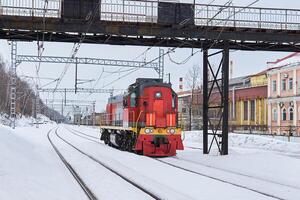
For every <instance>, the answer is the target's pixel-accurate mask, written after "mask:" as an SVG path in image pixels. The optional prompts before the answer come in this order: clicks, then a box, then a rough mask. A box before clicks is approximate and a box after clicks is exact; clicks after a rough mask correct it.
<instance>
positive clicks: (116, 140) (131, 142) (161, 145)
mask: <svg viewBox="0 0 300 200" xmlns="http://www.w3.org/2000/svg"><path fill="white" fill-rule="evenodd" d="M177 107H178V99H177V95H176V93H175V92H174V91H173V90H172V86H171V84H170V83H164V82H163V81H162V80H161V79H145V78H139V79H137V80H136V82H135V83H134V84H132V85H130V86H129V88H128V91H127V93H126V94H124V95H119V96H114V97H111V98H109V100H108V104H107V106H106V114H105V117H103V118H102V120H101V122H100V124H101V126H100V127H101V133H102V134H101V140H103V141H104V142H105V144H108V145H110V146H113V147H116V148H119V149H121V150H124V151H134V152H136V153H139V154H143V155H145V156H174V155H176V150H183V144H182V140H181V129H180V128H179V126H178V112H177Z"/></svg>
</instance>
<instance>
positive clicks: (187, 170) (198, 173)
mask: <svg viewBox="0 0 300 200" xmlns="http://www.w3.org/2000/svg"><path fill="white" fill-rule="evenodd" d="M68 130H69V131H70V129H68ZM70 132H71V133H72V134H75V135H77V136H79V137H81V138H83V139H86V140H90V141H92V142H96V143H98V144H101V145H104V144H102V143H101V142H99V141H95V140H93V139H90V138H93V137H91V136H89V135H87V134H85V133H83V132H81V131H78V130H73V129H72V131H70ZM89 137H90V138H89ZM98 139H99V138H98ZM188 148H191V149H200V150H201V148H197V147H188ZM153 159H154V160H156V161H158V162H161V163H164V164H166V165H169V166H171V167H175V168H177V169H180V170H183V171H186V172H189V173H193V174H196V175H199V176H203V177H206V178H210V179H213V180H216V181H219V182H223V183H226V184H230V185H232V186H235V187H239V188H242V189H246V190H249V191H252V192H255V193H258V194H260V195H263V196H266V197H270V198H273V199H278V200H285V199H284V198H281V197H278V196H275V195H272V194H269V193H266V192H262V191H259V190H256V189H253V188H250V187H247V186H243V185H239V184H236V183H233V182H230V181H227V180H224V179H221V178H216V177H213V176H210V175H207V174H203V173H200V172H197V171H193V170H190V169H187V168H185V167H183V166H179V165H175V164H172V163H169V162H166V161H163V160H161V159H158V158H153ZM174 159H176V158H174ZM192 163H193V162H192ZM196 164H199V165H202V166H205V167H209V168H213V169H218V170H222V171H226V172H227V170H223V169H219V168H216V167H213V166H207V165H203V164H201V163H196ZM228 172H230V173H233V174H236V175H241V176H245V177H248V178H254V179H256V177H252V176H248V175H244V174H240V173H234V172H232V171H228ZM258 180H261V181H265V182H270V183H274V184H278V183H276V182H271V181H268V180H264V179H258ZM279 185H282V186H286V187H290V186H288V185H284V184H279ZM293 188H294V189H298V188H296V187H293Z"/></svg>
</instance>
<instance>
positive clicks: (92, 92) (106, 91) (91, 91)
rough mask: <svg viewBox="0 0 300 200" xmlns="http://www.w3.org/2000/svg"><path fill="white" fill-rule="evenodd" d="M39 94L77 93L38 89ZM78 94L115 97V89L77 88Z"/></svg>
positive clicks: (59, 89) (70, 90) (60, 89)
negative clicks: (104, 94) (105, 94)
mask: <svg viewBox="0 0 300 200" xmlns="http://www.w3.org/2000/svg"><path fill="white" fill-rule="evenodd" d="M38 91H39V92H50V93H51V92H52V93H53V92H56V93H75V89H74V88H58V89H55V88H44V89H41V88H40V89H38ZM77 92H78V93H90V94H96V93H97V94H100V93H108V94H110V95H113V92H114V89H90V88H77Z"/></svg>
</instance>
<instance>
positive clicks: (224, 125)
mask: <svg viewBox="0 0 300 200" xmlns="http://www.w3.org/2000/svg"><path fill="white" fill-rule="evenodd" d="M216 56H219V57H221V59H220V63H219V66H218V68H217V69H213V67H212V65H211V64H210V62H209V59H210V58H211V57H216ZM209 75H211V76H212V77H211V78H210V79H211V80H209V79H208V77H209ZM228 92H229V48H228V46H224V49H223V50H221V51H218V52H216V53H212V54H209V49H204V50H203V153H204V154H209V153H210V150H211V148H212V145H213V144H214V143H216V146H217V147H218V150H219V152H220V154H221V155H227V154H228ZM212 96H213V98H212ZM216 99H218V100H217V101H216ZM216 111H217V112H216ZM213 113H218V114H217V116H213ZM209 135H211V136H212V138H211V140H210V138H209V137H208V136H209ZM209 140H210V141H209Z"/></svg>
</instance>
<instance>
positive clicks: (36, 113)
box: [35, 92, 41, 128]
mask: <svg viewBox="0 0 300 200" xmlns="http://www.w3.org/2000/svg"><path fill="white" fill-rule="evenodd" d="M35 104H36V105H35V123H36V128H39V116H38V115H39V114H40V113H41V112H40V97H39V92H37V94H36V98H35Z"/></svg>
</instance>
